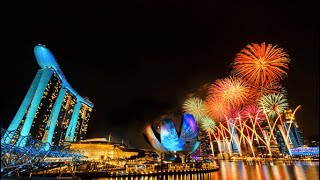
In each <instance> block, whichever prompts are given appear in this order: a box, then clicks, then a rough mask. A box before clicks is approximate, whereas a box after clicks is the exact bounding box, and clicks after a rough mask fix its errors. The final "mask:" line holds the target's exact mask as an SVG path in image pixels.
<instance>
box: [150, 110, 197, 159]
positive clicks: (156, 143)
mask: <svg viewBox="0 0 320 180" xmlns="http://www.w3.org/2000/svg"><path fill="white" fill-rule="evenodd" d="M159 133H160V134H159ZM159 133H158V132H157V131H156V130H155V129H154V128H153V127H152V126H150V125H149V126H147V127H146V137H147V141H148V143H149V144H150V145H152V146H153V148H155V149H156V150H158V151H161V152H166V153H175V152H182V153H185V154H187V153H192V152H194V151H195V150H197V148H198V147H199V145H200V142H199V141H198V127H197V124H196V121H195V119H194V117H193V115H192V114H184V115H183V118H182V123H181V129H180V130H179V131H177V130H176V128H175V126H174V123H173V121H172V120H171V119H164V120H163V121H162V125H161V129H160V132H159ZM158 137H159V138H160V139H159V138H158Z"/></svg>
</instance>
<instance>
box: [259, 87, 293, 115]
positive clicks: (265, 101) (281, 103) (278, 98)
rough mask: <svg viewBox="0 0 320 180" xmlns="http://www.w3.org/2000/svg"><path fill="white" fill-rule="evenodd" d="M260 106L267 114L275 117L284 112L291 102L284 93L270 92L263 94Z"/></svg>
mask: <svg viewBox="0 0 320 180" xmlns="http://www.w3.org/2000/svg"><path fill="white" fill-rule="evenodd" d="M259 106H260V107H261V108H262V109H264V110H265V111H266V113H267V115H268V116H269V117H271V118H275V117H277V116H278V114H279V113H282V112H283V111H284V110H285V109H286V108H288V106H289V104H288V103H287V99H286V98H285V96H284V95H283V94H275V93H273V94H269V95H266V96H262V98H261V99H260V101H259Z"/></svg>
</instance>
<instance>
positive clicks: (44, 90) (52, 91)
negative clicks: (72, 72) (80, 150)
mask: <svg viewBox="0 0 320 180" xmlns="http://www.w3.org/2000/svg"><path fill="white" fill-rule="evenodd" d="M34 54H35V57H36V60H37V62H38V64H39V66H40V69H39V70H38V72H37V74H36V76H35V78H34V79H33V82H32V84H31V86H30V88H29V90H28V92H27V94H26V96H25V98H24V99H23V101H22V104H21V106H20V108H19V109H18V112H17V113H16V115H15V116H14V118H13V120H12V121H11V124H10V125H9V127H8V129H7V131H6V132H5V135H4V136H3V138H2V139H1V143H6V144H15V145H17V146H20V147H23V146H25V145H26V143H27V140H28V137H31V138H32V139H38V140H41V141H42V142H43V143H47V148H48V147H50V146H49V145H57V146H60V145H62V144H64V142H75V141H78V140H82V139H84V138H85V135H86V132H87V128H88V121H89V119H90V113H91V111H92V108H93V103H92V102H90V101H89V99H88V98H86V97H82V96H80V95H79V94H78V93H77V92H76V91H75V90H74V89H73V88H72V87H71V85H70V84H69V83H68V81H67V80H66V77H65V76H64V74H63V73H62V71H61V69H60V67H59V65H58V63H57V61H56V59H55V57H54V56H53V54H52V53H51V52H50V50H49V49H47V48H46V47H45V46H44V45H37V46H35V48H34Z"/></svg>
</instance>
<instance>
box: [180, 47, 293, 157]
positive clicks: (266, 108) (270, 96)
mask: <svg viewBox="0 0 320 180" xmlns="http://www.w3.org/2000/svg"><path fill="white" fill-rule="evenodd" d="M289 63H290V59H289V56H288V54H287V53H286V52H284V51H283V50H282V49H281V48H277V46H273V45H271V44H265V43H261V44H255V43H252V44H249V45H247V46H246V48H244V49H242V50H241V51H240V52H239V53H238V54H236V57H235V59H234V62H233V63H232V65H233V70H232V72H231V75H230V76H228V77H227V78H222V79H217V80H215V81H213V83H212V84H211V85H210V86H209V88H208V94H207V97H206V98H205V101H203V100H201V99H199V98H189V99H187V100H186V101H185V103H184V104H183V110H184V112H187V113H190V114H193V115H194V116H195V118H196V120H197V121H198V122H199V123H198V125H199V127H200V130H202V131H206V132H207V133H208V136H209V138H210V145H211V149H212V151H213V146H212V142H213V141H212V137H211V136H213V137H214V138H215V140H216V142H217V144H218V149H219V152H220V153H221V152H227V153H228V154H229V156H232V155H233V153H234V152H232V149H233V148H234V147H238V148H236V149H237V150H236V149H233V150H234V151H235V152H237V153H238V154H239V156H242V155H243V152H245V155H246V156H253V157H256V154H257V152H256V151H258V146H260V147H261V145H263V146H264V147H265V150H264V151H265V152H264V153H265V154H268V155H269V156H271V155H272V154H273V153H274V152H273V151H272V150H271V145H272V143H274V139H275V138H276V136H277V135H276V134H275V131H276V129H277V131H278V130H280V132H281V134H282V136H283V138H284V139H283V142H284V144H285V147H286V149H287V151H288V152H289V153H290V144H289V143H290V142H291V140H289V138H291V137H290V136H289V132H290V125H291V124H290V125H289V126H288V125H286V123H284V122H283V120H282V116H283V113H284V111H285V110H286V109H288V107H289V105H288V103H287V99H286V94H287V92H286V90H285V88H284V87H283V86H282V85H281V84H282V83H281V81H282V80H283V79H284V77H286V76H287V72H286V70H288V68H289V67H288V66H289ZM295 111H296V110H295ZM292 120H293V118H291V120H290V121H291V122H292ZM231 125H232V128H231ZM267 126H268V127H267ZM236 134H237V135H236ZM243 150H244V151H243ZM260 153H261V152H260Z"/></svg>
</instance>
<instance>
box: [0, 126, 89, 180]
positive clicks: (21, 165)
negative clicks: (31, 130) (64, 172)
mask: <svg viewBox="0 0 320 180" xmlns="http://www.w3.org/2000/svg"><path fill="white" fill-rule="evenodd" d="M19 134H20V133H19V132H18V131H11V132H9V131H7V130H5V129H3V128H1V140H3V139H4V138H6V136H8V135H11V137H14V138H12V140H11V141H10V143H4V142H1V177H12V176H20V175H21V174H24V175H28V174H30V176H31V174H32V173H35V172H39V171H44V170H49V169H52V168H59V167H65V166H77V165H80V164H82V163H83V161H82V160H83V159H85V158H86V157H84V156H83V155H81V154H80V152H79V151H74V150H70V149H69V148H68V146H52V145H48V144H47V143H43V142H42V141H41V140H35V139H33V138H31V137H30V136H27V137H23V140H24V141H25V142H26V144H25V145H24V146H19V143H18V139H19ZM20 142H21V141H20ZM48 146H49V147H50V148H47V147H48Z"/></svg>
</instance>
